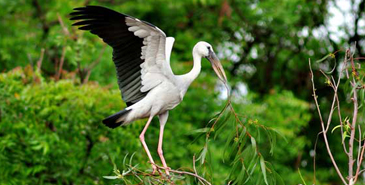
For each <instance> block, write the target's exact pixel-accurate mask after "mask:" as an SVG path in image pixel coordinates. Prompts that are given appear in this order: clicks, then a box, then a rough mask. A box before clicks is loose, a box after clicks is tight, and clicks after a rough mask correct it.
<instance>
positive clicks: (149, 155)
mask: <svg viewBox="0 0 365 185" xmlns="http://www.w3.org/2000/svg"><path fill="white" fill-rule="evenodd" d="M152 118H153V116H151V117H150V118H148V121H147V123H146V126H144V128H143V130H142V132H141V134H140V135H139V139H140V140H141V143H142V145H143V148H144V150H145V151H146V153H147V156H148V158H149V159H150V163H151V164H152V169H153V171H152V173H153V174H154V173H156V170H157V167H156V166H155V162H154V161H153V158H152V155H151V153H150V151H149V150H148V147H147V144H146V142H145V140H144V134H145V133H146V131H147V128H148V126H150V123H151V121H152Z"/></svg>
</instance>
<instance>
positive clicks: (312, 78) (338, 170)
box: [309, 59, 347, 185]
mask: <svg viewBox="0 0 365 185" xmlns="http://www.w3.org/2000/svg"><path fill="white" fill-rule="evenodd" d="M309 69H310V74H311V81H312V90H313V98H314V102H315V105H316V108H317V111H318V115H319V119H320V121H321V126H322V131H323V138H324V142H325V145H326V148H327V153H328V155H329V156H330V158H331V161H332V163H333V166H334V167H335V169H336V172H337V174H338V176H339V177H340V178H341V180H342V182H343V183H344V184H346V185H347V182H346V180H345V179H344V178H343V176H342V174H341V171H340V169H339V168H338V166H337V163H336V161H335V159H334V158H333V155H332V152H331V149H330V147H329V144H328V140H327V131H326V129H325V126H324V122H323V118H322V113H321V110H320V108H319V104H318V100H317V94H316V88H315V85H314V77H313V76H314V75H313V71H312V65H311V61H310V59H309Z"/></svg>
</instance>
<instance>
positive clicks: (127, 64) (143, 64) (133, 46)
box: [70, 6, 174, 106]
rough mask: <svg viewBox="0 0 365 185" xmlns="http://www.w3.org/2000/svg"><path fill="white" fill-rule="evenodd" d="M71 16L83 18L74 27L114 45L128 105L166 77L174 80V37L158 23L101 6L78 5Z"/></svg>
mask: <svg viewBox="0 0 365 185" xmlns="http://www.w3.org/2000/svg"><path fill="white" fill-rule="evenodd" d="M70 15H71V16H72V17H71V20H79V22H76V23H74V24H73V26H81V27H79V29H80V30H89V31H90V32H91V33H93V34H95V35H98V36H99V37H100V38H102V39H103V41H104V42H105V43H107V44H108V45H110V46H111V47H112V48H113V61H114V64H115V67H116V69H117V77H118V85H119V89H120V90H121V93H122V98H123V100H124V101H125V102H126V103H127V105H128V106H130V105H133V104H134V103H136V102H138V101H139V100H141V99H142V98H144V97H145V96H146V94H147V93H148V91H149V90H151V89H152V88H154V87H155V86H157V85H158V84H160V83H161V82H162V81H163V80H171V81H174V75H173V73H172V70H171V67H170V64H169V57H170V52H171V49H172V43H173V38H166V35H165V33H164V32H163V31H162V30H160V29H159V28H157V27H156V26H154V25H152V24H150V23H148V22H145V21H141V20H139V19H137V18H134V17H131V16H128V15H124V14H121V13H118V12H116V11H113V10H110V9H108V8H104V7H100V6H86V7H81V8H75V9H74V12H72V13H71V14H70ZM166 40H167V41H168V42H167V44H166ZM171 41H172V42H171ZM166 45H167V47H166ZM166 55H168V58H167V56H166Z"/></svg>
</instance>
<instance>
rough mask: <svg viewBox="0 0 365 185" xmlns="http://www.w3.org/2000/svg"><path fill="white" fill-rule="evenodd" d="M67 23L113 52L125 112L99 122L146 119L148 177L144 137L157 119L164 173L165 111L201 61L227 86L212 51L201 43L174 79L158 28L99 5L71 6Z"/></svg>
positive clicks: (166, 42) (169, 40) (169, 41)
mask: <svg viewBox="0 0 365 185" xmlns="http://www.w3.org/2000/svg"><path fill="white" fill-rule="evenodd" d="M70 15H71V20H78V21H79V22H76V23H74V24H73V26H81V27H79V29H80V30H89V31H90V32H91V33H93V34H95V35H98V36H99V37H100V38H102V39H103V41H104V42H105V43H107V44H108V45H110V46H111V47H112V48H113V61H114V64H115V67H116V69H117V77H118V85H119V89H120V91H121V93H122V99H123V100H124V101H125V102H126V104H127V108H125V109H124V110H122V111H120V112H118V113H116V114H113V115H111V116H109V117H108V118H106V119H104V120H103V123H104V124H105V125H106V126H108V127H110V128H116V127H118V126H120V125H127V124H129V123H131V122H133V121H135V120H138V119H143V118H148V121H147V123H146V126H145V127H144V128H143V130H142V133H141V134H140V136H139V138H140V140H141V142H142V145H143V148H144V150H145V151H146V153H147V155H148V158H149V161H150V162H151V164H152V168H153V173H155V172H156V170H157V167H156V166H155V162H154V160H153V158H152V156H151V153H150V152H149V150H148V147H147V144H146V142H145V139H144V135H145V133H146V131H147V128H148V126H149V125H150V123H151V121H152V118H153V117H154V116H158V117H159V120H160V134H159V142H158V149H157V152H158V155H159V156H160V159H161V162H162V165H163V167H164V169H165V171H166V174H167V175H169V168H168V166H167V164H166V161H165V159H164V156H163V152H162V140H163V131H164V127H165V124H166V122H167V118H168V115H169V110H172V109H173V108H175V107H176V106H177V105H178V104H179V103H180V102H181V101H182V100H183V98H184V95H185V93H186V91H187V89H188V87H189V86H190V84H191V83H192V82H193V80H194V79H195V78H196V77H197V76H198V75H199V73H200V70H201V59H202V58H203V57H204V58H207V59H208V60H209V61H210V62H211V64H212V67H213V69H214V71H215V72H216V74H217V75H218V77H219V78H220V80H222V81H223V82H224V83H226V81H227V79H226V75H225V73H224V70H223V67H222V65H221V63H220V61H219V59H218V58H217V56H216V55H215V53H214V51H213V48H212V46H211V45H210V44H208V43H206V42H202V41H201V42H198V43H197V44H196V45H195V46H194V49H193V59H194V67H193V69H192V70H191V71H190V72H189V73H187V74H184V75H174V73H173V72H172V70H171V67H170V54H171V50H172V46H173V43H174V40H175V39H174V38H173V37H166V35H165V33H164V32H163V31H162V30H160V29H159V28H158V27H156V26H154V25H152V24H150V23H148V22H145V21H142V20H139V19H137V18H134V17H132V16H129V15H125V14H121V13H118V12H115V11H113V10H110V9H108V8H104V7H100V6H86V7H80V8H75V9H74V12H72V13H71V14H70Z"/></svg>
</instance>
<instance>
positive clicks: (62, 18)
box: [0, 0, 365, 184]
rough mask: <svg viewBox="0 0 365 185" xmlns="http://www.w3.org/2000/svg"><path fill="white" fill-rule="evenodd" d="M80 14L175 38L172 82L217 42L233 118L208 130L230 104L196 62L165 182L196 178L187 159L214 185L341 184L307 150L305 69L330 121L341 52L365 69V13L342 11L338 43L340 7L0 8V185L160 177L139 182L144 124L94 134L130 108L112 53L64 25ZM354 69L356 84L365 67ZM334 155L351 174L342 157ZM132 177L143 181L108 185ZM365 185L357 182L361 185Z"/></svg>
mask: <svg viewBox="0 0 365 185" xmlns="http://www.w3.org/2000/svg"><path fill="white" fill-rule="evenodd" d="M88 4H91V5H101V6H106V7H109V8H112V9H114V10H117V11H119V12H123V13H126V14H129V15H133V16H135V17H138V18H140V19H142V20H146V21H148V22H151V23H153V24H154V25H157V26H158V27H160V28H161V29H162V30H164V31H165V33H166V34H167V35H169V36H174V37H175V38H176V41H175V45H174V48H173V53H172V56H171V57H172V58H171V65H172V68H173V70H174V72H175V73H176V74H182V73H186V72H187V71H189V70H190V68H191V66H192V56H191V49H192V48H193V46H194V44H195V43H196V42H198V41H199V40H205V41H207V42H209V43H211V44H212V45H213V47H214V49H215V51H216V52H217V53H218V56H219V57H220V58H221V59H222V63H223V65H224V68H225V69H226V73H227V76H228V81H229V82H230V85H231V92H232V98H231V102H232V107H233V109H234V110H235V113H233V112H232V110H231V109H230V108H229V107H228V108H227V109H226V111H224V112H223V114H222V115H221V117H220V119H215V118H217V114H218V113H219V112H220V111H221V110H222V109H223V108H224V106H225V104H226V97H225V91H224V90H223V87H222V86H221V84H220V83H219V81H218V80H217V78H216V77H215V76H214V75H213V74H214V72H213V70H211V69H210V68H211V67H210V64H209V63H208V62H205V61H203V64H202V65H203V66H202V67H203V69H202V72H201V75H200V76H199V77H198V79H197V80H196V81H195V82H194V83H193V84H192V85H191V87H190V89H189V90H188V92H187V94H186V96H185V98H184V101H183V102H182V103H181V104H180V105H179V106H178V107H176V109H174V110H173V111H171V113H170V117H169V120H168V124H167V125H166V131H165V135H164V138H165V140H164V155H165V158H166V160H167V163H168V165H169V166H171V168H172V169H178V170H185V171H190V172H193V171H194V169H193V156H195V157H196V171H197V173H198V174H199V175H201V176H203V177H204V178H205V179H207V180H209V181H210V182H212V183H213V184H242V183H244V182H245V183H246V184H265V183H266V184H299V183H305V182H306V183H307V184H311V183H316V184H339V183H341V180H340V179H339V177H338V176H337V174H336V171H335V169H334V168H332V167H329V166H332V163H331V160H330V159H329V157H328V154H327V151H326V149H325V144H324V142H323V139H322V137H321V136H319V137H318V143H317V149H316V150H314V145H315V143H316V138H317V134H318V133H319V132H320V130H321V127H320V119H319V117H318V114H317V113H316V110H315V104H314V102H313V97H312V89H311V88H312V87H311V81H310V79H311V78H310V71H309V67H308V58H311V59H312V60H313V61H316V60H318V62H314V63H313V66H312V67H313V73H314V76H316V78H314V82H315V84H316V90H317V91H316V93H317V94H318V96H319V99H318V101H319V104H320V106H321V109H323V110H329V109H330V108H331V101H332V96H333V95H332V94H331V92H332V89H331V87H330V86H328V79H326V77H325V76H323V75H322V74H321V72H320V70H322V71H325V72H330V71H331V70H332V68H334V69H335V71H332V73H331V74H332V75H333V77H334V78H335V79H337V77H338V75H339V74H338V73H337V72H336V71H338V66H341V65H342V64H341V61H342V58H343V57H344V52H342V51H345V50H344V49H343V48H347V47H351V48H352V50H354V53H356V55H357V56H360V57H361V56H364V53H365V50H364V48H363V47H364V45H363V43H364V38H365V37H363V35H362V34H363V32H361V30H362V29H363V28H364V26H363V25H362V24H361V20H362V19H363V17H364V9H365V6H364V5H365V3H364V1H363V0H360V1H351V2H349V5H350V6H351V9H352V11H351V16H353V20H350V21H347V23H346V24H347V25H349V26H348V27H340V29H339V32H341V30H342V32H341V33H338V34H334V33H333V32H332V31H330V30H329V26H331V25H329V24H328V22H329V19H330V18H331V16H332V12H330V10H331V9H333V8H334V7H336V6H338V1H337V0H326V1H324V0H322V1H301V0H283V1H277V0H265V1H254V0H248V1H239V0H185V1H167V0H143V1H142V0H137V1H134V0H133V1H132V0H126V1H117V0H85V1H66V0H59V1H46V0H30V1H25V0H16V1H8V0H0V6H1V7H2V11H0V17H1V22H0V35H1V39H0V72H1V74H0V184H115V183H132V184H134V183H140V179H139V178H142V179H144V178H146V179H150V180H151V179H153V178H154V177H151V176H148V175H147V174H148V173H149V172H150V171H149V170H151V169H150V165H149V164H148V162H147V161H148V159H147V156H146V155H145V153H144V151H143V148H142V146H141V144H140V142H139V139H138V135H139V133H140V131H141V129H142V128H143V126H144V125H143V124H144V123H145V121H146V120H141V121H137V122H135V123H133V124H131V125H129V126H127V127H122V128H118V129H114V130H111V129H108V128H106V127H105V126H103V125H102V123H101V120H102V119H103V118H105V117H106V116H109V115H110V114H112V113H115V112H117V111H119V110H121V109H123V108H124V107H125V105H124V103H123V102H122V101H121V97H120V93H119V90H118V88H117V85H116V77H115V69H114V66H113V63H112V62H111V53H112V50H111V48H110V47H109V46H106V45H105V44H104V43H103V42H102V41H101V40H100V39H98V38H97V37H96V36H94V35H91V34H90V33H86V32H80V31H77V30H76V29H75V28H73V27H71V22H70V21H69V20H68V18H69V15H68V14H69V13H70V12H71V11H72V9H73V8H75V7H79V6H84V5H88ZM352 28H356V29H352ZM341 34H342V36H341ZM355 43H356V45H355ZM324 56H326V57H325V58H324ZM358 61H360V62H359V63H358V64H357V65H356V67H358V69H357V73H358V79H357V81H359V82H361V81H362V80H363V76H364V74H365V73H364V68H363V67H362V66H361V65H360V64H361V62H362V61H363V58H357V59H356V62H358ZM341 83H342V84H348V83H349V82H347V81H346V79H341ZM346 87H348V86H346V85H344V86H341V87H340V88H339V90H338V97H339V100H340V102H341V111H342V112H343V114H344V115H351V112H352V111H353V107H352V104H351V99H350V98H349V97H351V92H352V90H351V89H349V88H346ZM359 96H360V97H362V96H364V95H363V94H360V95H359ZM359 99H360V100H359V104H360V109H359V114H358V115H359V118H358V119H359V124H360V125H361V124H362V123H363V120H364V117H363V115H364V109H363V108H362V107H361V105H362V103H363V98H359ZM327 116H328V115H326V113H325V115H324V117H325V118H327ZM344 119H345V118H343V119H342V120H344ZM348 119H351V116H350V117H349V118H348ZM215 121H217V122H216V124H215V125H214V126H213V123H214V122H215ZM332 121H333V124H332V125H331V128H330V130H332V129H333V128H334V127H336V126H337V125H339V123H340V122H341V119H340V118H338V117H337V116H336V115H335V116H334V117H333V119H332ZM336 123H337V124H336ZM158 130H159V127H158V120H157V119H156V120H153V123H152V125H151V128H150V129H149V130H148V132H147V134H146V140H147V143H148V144H149V146H150V148H151V151H152V155H153V156H154V158H156V159H157V158H158V156H157V152H155V150H153V149H154V148H157V147H156V146H157V138H158V137H157V136H158ZM336 133H339V131H338V129H335V130H334V132H333V133H331V134H330V133H328V139H329V142H330V143H341V142H342V140H343V139H342V138H341V137H336V136H338V135H336ZM362 135H365V134H362ZM356 138H358V135H356ZM331 149H332V151H333V153H336V155H335V156H334V157H335V158H336V161H337V164H338V166H339V169H340V170H341V171H344V172H346V171H347V168H348V159H347V156H346V155H345V154H342V153H341V152H342V151H343V149H342V146H341V144H338V145H336V144H333V145H331ZM355 152H357V151H355ZM132 154H134V155H133V157H131V155H132ZM314 154H315V156H316V163H315V164H316V166H315V167H316V168H315V170H316V171H315V176H314V163H313V159H314V158H313V157H314ZM124 158H126V160H124ZM129 159H132V160H131V161H129ZM114 165H115V166H116V168H115V169H114ZM131 167H135V168H136V169H133V170H136V171H135V172H139V174H137V175H135V174H134V175H126V176H125V179H124V180H123V179H120V178H117V179H114V180H111V179H105V178H103V176H114V175H115V174H114V173H113V171H114V172H116V169H119V173H123V170H124V172H127V171H128V170H129V169H130V168H131ZM298 169H300V171H299V170H298ZM131 173H132V171H131ZM131 173H130V174H131ZM344 176H345V177H346V176H347V174H346V173H345V174H344ZM174 178H175V179H173V181H174V182H175V183H176V184H197V183H199V182H198V180H197V179H196V178H193V177H191V176H188V175H176V176H175V177H174ZM165 180H166V181H165V182H166V183H168V182H169V179H165ZM146 181H148V180H146ZM363 182H364V179H363V178H362V177H361V179H359V180H358V182H357V183H358V184H361V183H363ZM155 183H156V182H155Z"/></svg>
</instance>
